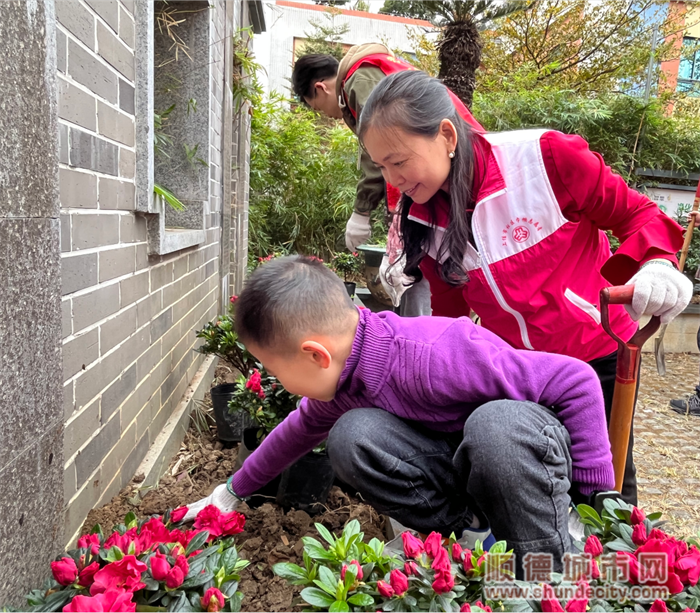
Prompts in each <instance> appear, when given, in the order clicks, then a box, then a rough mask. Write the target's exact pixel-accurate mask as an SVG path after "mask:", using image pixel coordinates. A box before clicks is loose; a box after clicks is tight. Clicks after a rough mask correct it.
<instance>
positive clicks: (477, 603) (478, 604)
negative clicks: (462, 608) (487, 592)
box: [474, 600, 492, 613]
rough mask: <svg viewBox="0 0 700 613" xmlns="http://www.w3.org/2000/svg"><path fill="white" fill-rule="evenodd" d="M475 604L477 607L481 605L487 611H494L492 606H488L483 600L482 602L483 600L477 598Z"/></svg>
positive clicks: (488, 612) (489, 612) (487, 612)
mask: <svg viewBox="0 0 700 613" xmlns="http://www.w3.org/2000/svg"><path fill="white" fill-rule="evenodd" d="M474 606H475V607H479V608H480V609H482V610H484V611H486V613H492V612H491V607H489V606H486V605H485V604H484V603H483V602H481V600H477V601H476V602H475V603H474Z"/></svg>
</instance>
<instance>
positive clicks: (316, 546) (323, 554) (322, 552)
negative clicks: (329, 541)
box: [302, 536, 335, 560]
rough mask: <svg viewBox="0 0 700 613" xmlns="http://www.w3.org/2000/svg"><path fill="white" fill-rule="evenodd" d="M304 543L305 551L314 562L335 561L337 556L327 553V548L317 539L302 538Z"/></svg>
mask: <svg viewBox="0 0 700 613" xmlns="http://www.w3.org/2000/svg"><path fill="white" fill-rule="evenodd" d="M302 541H303V542H304V550H305V551H306V552H307V553H308V554H309V557H311V558H313V559H314V560H335V556H334V555H333V554H332V553H330V552H328V551H326V549H325V547H324V546H323V545H321V543H319V542H318V541H317V540H316V539H315V538H313V537H310V536H305V537H304V538H302Z"/></svg>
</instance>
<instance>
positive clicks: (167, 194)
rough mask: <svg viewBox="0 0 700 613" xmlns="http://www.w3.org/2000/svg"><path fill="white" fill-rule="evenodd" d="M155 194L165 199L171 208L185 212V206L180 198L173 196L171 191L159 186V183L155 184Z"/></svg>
mask: <svg viewBox="0 0 700 613" xmlns="http://www.w3.org/2000/svg"><path fill="white" fill-rule="evenodd" d="M153 192H154V193H155V194H157V195H158V196H160V197H161V198H163V200H165V202H167V203H168V204H169V205H170V206H171V207H173V208H174V209H175V210H176V211H184V210H185V205H184V204H182V202H180V200H179V199H178V197H177V196H176V195H175V194H173V193H172V192H171V191H170V190H169V189H167V188H165V187H163V186H162V185H158V184H157V183H154V184H153Z"/></svg>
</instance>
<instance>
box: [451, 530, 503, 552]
mask: <svg viewBox="0 0 700 613" xmlns="http://www.w3.org/2000/svg"><path fill="white" fill-rule="evenodd" d="M477 541H481V546H482V547H483V549H484V551H488V550H489V549H491V547H492V546H493V545H495V544H496V537H495V536H494V535H493V534H491V528H467V529H466V530H463V531H462V536H461V537H460V538H459V539H457V542H458V543H459V544H460V545H461V546H462V549H474V547H476V542H477Z"/></svg>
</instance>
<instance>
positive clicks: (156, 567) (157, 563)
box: [151, 553, 170, 581]
mask: <svg viewBox="0 0 700 613" xmlns="http://www.w3.org/2000/svg"><path fill="white" fill-rule="evenodd" d="M169 572H170V564H168V560H167V559H166V557H165V556H164V555H163V554H162V553H157V554H156V555H154V556H153V557H152V558H151V575H152V576H153V578H154V579H155V580H156V581H165V578H166V577H167V576H168V573H169Z"/></svg>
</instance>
